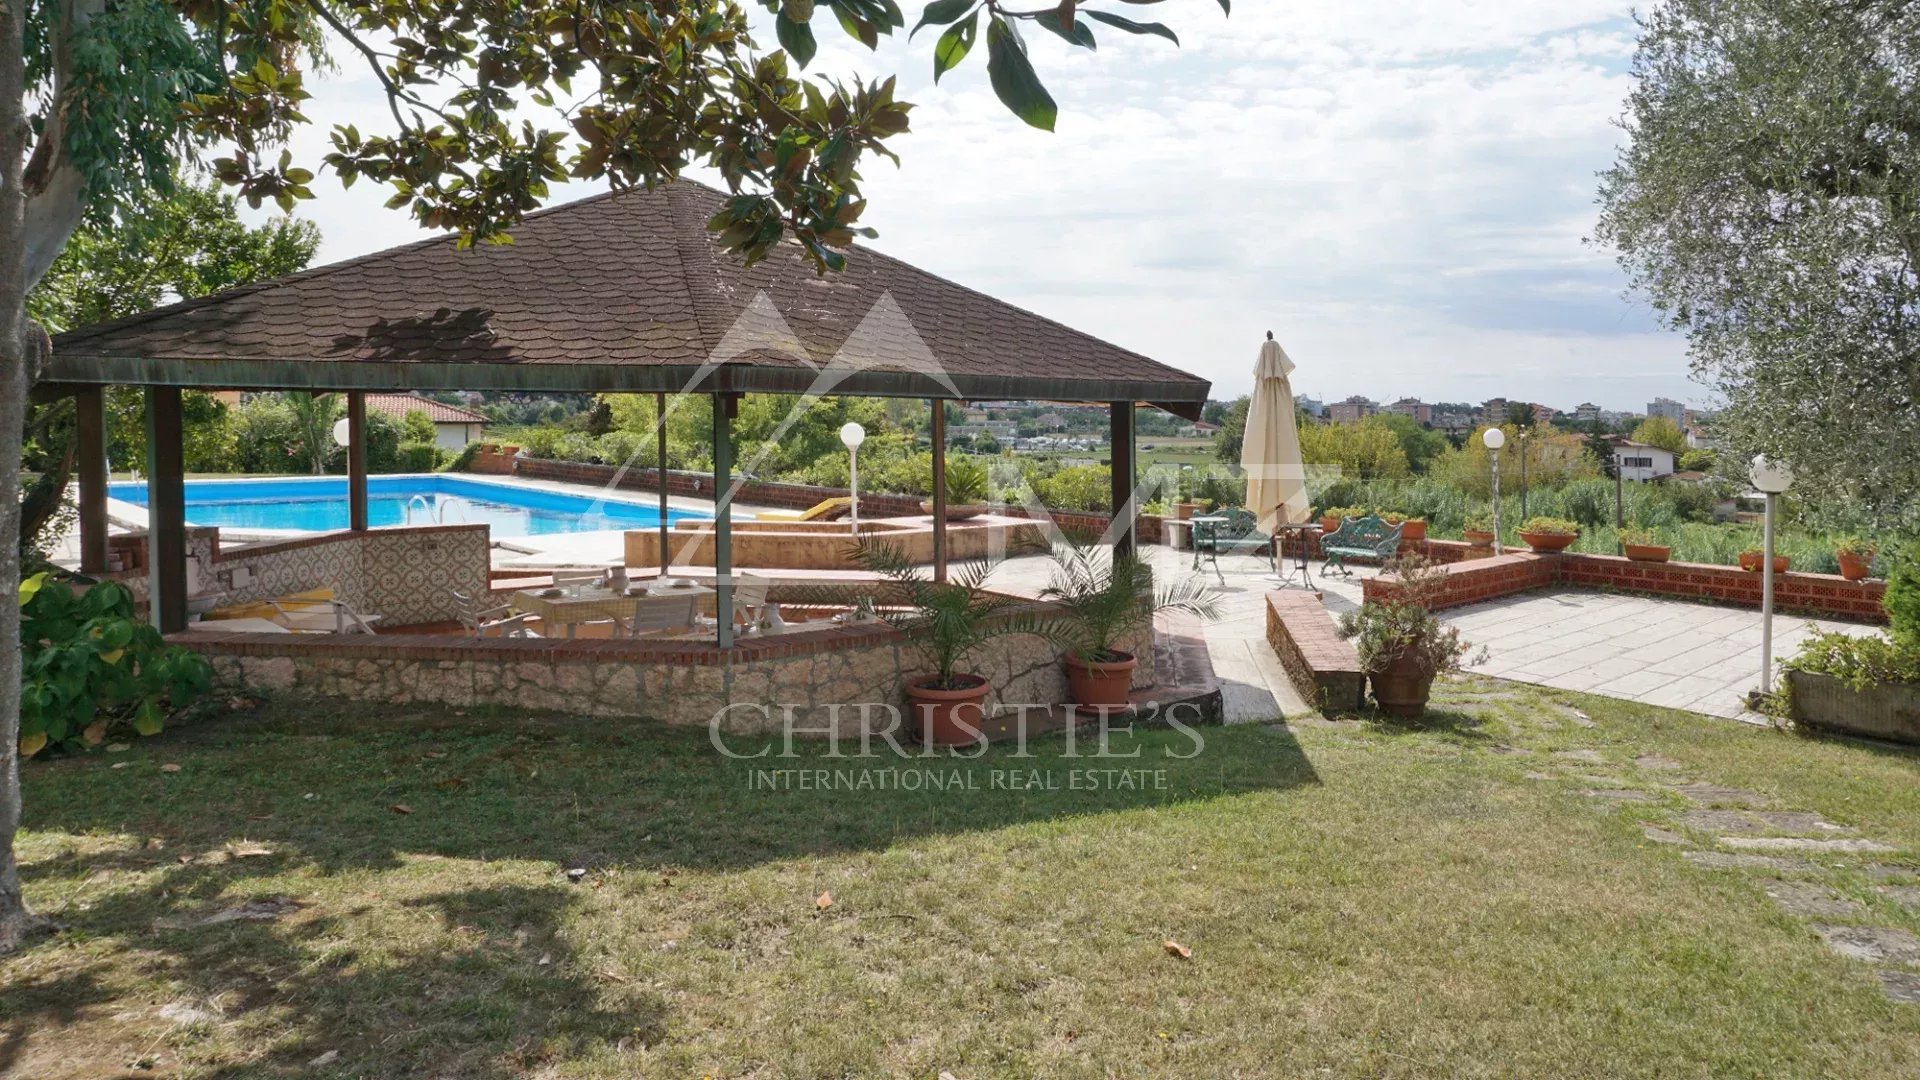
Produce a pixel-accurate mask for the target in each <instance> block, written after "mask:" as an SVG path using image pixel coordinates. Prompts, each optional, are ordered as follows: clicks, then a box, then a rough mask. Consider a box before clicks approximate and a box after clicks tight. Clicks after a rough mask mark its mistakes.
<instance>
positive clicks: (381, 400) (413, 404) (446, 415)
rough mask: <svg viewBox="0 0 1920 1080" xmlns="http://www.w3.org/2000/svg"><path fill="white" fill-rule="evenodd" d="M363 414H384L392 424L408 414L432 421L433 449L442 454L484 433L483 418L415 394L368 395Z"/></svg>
mask: <svg viewBox="0 0 1920 1080" xmlns="http://www.w3.org/2000/svg"><path fill="white" fill-rule="evenodd" d="M367 410H368V411H369V412H378V413H385V414H387V415H388V416H391V417H393V422H394V423H396V424H397V423H399V422H400V421H402V420H405V419H406V418H407V414H408V413H410V412H423V413H426V414H427V419H429V420H431V421H433V432H434V438H433V445H435V446H438V447H439V448H440V449H442V450H456V451H457V450H463V449H465V448H466V445H467V444H468V443H470V442H472V441H474V440H475V439H478V438H479V437H480V435H481V433H482V432H484V431H485V430H486V427H487V418H486V417H484V416H482V415H480V414H479V413H477V412H474V411H473V410H472V409H463V408H461V407H460V406H458V405H448V404H446V403H445V402H441V401H435V400H433V399H432V398H424V397H421V396H420V395H418V394H368V395H367Z"/></svg>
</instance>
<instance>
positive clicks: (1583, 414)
mask: <svg viewBox="0 0 1920 1080" xmlns="http://www.w3.org/2000/svg"><path fill="white" fill-rule="evenodd" d="M1573 419H1574V422H1575V423H1579V424H1592V423H1596V422H1598V421H1599V419H1600V406H1598V405H1595V404H1594V403H1593V402H1591V401H1583V402H1581V403H1580V404H1578V405H1575V406H1574V407H1573Z"/></svg>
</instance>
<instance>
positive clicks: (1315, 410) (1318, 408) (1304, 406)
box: [1293, 394, 1327, 420]
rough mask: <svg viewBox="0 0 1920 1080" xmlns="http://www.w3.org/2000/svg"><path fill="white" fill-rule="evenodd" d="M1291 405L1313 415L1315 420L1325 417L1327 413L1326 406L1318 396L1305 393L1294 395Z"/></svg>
mask: <svg viewBox="0 0 1920 1080" xmlns="http://www.w3.org/2000/svg"><path fill="white" fill-rule="evenodd" d="M1293 407H1294V408H1296V409H1298V410H1300V411H1301V412H1303V413H1306V414H1307V415H1308V416H1311V417H1313V418H1314V419H1315V420H1322V419H1325V418H1326V415H1327V407H1326V405H1325V404H1323V403H1322V402H1321V401H1320V399H1319V398H1313V397H1308V396H1307V395H1305V394H1295V395H1294V398H1293Z"/></svg>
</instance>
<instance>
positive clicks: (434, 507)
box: [107, 474, 703, 537]
mask: <svg viewBox="0 0 1920 1080" xmlns="http://www.w3.org/2000/svg"><path fill="white" fill-rule="evenodd" d="M107 487H108V494H109V495H110V496H111V497H112V498H115V499H119V500H120V501H122V502H127V503H132V504H134V505H135V506H145V505H147V485H146V484H144V483H137V482H136V483H127V482H121V483H114V484H109V485H108V486H107ZM186 488H187V521H188V522H189V523H191V524H194V525H221V526H225V527H228V528H233V529H263V530H264V529H271V530H276V531H298V532H326V531H329V530H333V529H344V528H346V527H347V478H346V477H344V476H315V477H299V478H292V479H272V480H189V481H187V483H186ZM701 516H703V515H700V514H693V513H688V512H686V511H681V510H669V511H668V512H667V520H668V521H678V520H680V519H681V518H697V517H701ZM367 519H368V524H370V525H372V526H374V527H375V528H378V527H380V526H382V525H435V524H446V525H460V524H476V525H478V524H486V525H490V526H492V529H493V535H494V536H495V537H502V536H538V535H541V534H543V533H566V532H590V531H593V530H597V529H640V528H647V527H650V526H656V525H658V524H660V508H659V507H658V506H647V505H644V504H641V503H637V502H627V501H623V500H614V499H600V500H595V499H590V498H586V497H584V496H580V495H570V494H567V493H565V492H558V491H543V490H539V489H535V488H527V487H519V486H516V485H511V484H494V483H488V482H486V481H484V480H469V479H467V478H465V477H460V476H448V475H444V474H441V475H418V476H413V475H409V476H373V477H368V479H367Z"/></svg>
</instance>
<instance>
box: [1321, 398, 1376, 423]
mask: <svg viewBox="0 0 1920 1080" xmlns="http://www.w3.org/2000/svg"><path fill="white" fill-rule="evenodd" d="M1379 411H1380V406H1379V405H1378V404H1377V403H1375V402H1374V400H1373V399H1372V398H1366V397H1361V396H1360V395H1359V394H1355V395H1353V396H1352V397H1350V398H1348V399H1347V400H1345V401H1336V402H1334V403H1333V404H1331V405H1329V406H1327V419H1329V420H1331V421H1333V422H1334V423H1336V424H1357V423H1359V422H1360V421H1362V420H1365V419H1366V418H1367V417H1369V416H1372V415H1373V414H1375V413H1377V412H1379Z"/></svg>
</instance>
